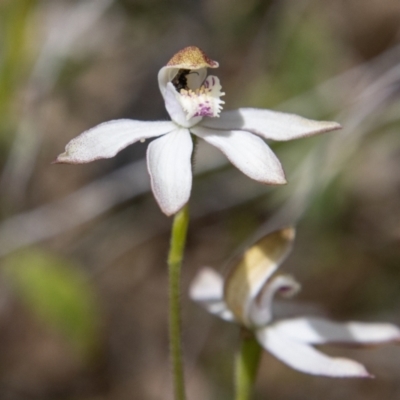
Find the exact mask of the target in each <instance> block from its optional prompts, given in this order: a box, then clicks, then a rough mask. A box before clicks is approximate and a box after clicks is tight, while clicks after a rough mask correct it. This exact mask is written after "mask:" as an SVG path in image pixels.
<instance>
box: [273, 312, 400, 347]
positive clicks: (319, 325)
mask: <svg viewBox="0 0 400 400" xmlns="http://www.w3.org/2000/svg"><path fill="white" fill-rule="evenodd" d="M274 329H275V332H277V333H279V334H280V335H284V336H286V337H288V338H290V339H291V340H296V341H299V342H302V343H309V344H325V343H346V344H375V343H376V344H379V343H385V342H393V341H400V329H399V328H398V327H397V326H395V325H392V324H386V323H362V322H347V323H338V322H333V321H328V320H325V319H322V318H316V317H302V318H293V319H288V320H283V321H280V322H277V323H275V324H274Z"/></svg>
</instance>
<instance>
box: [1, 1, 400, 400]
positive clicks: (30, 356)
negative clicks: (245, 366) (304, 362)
mask: <svg viewBox="0 0 400 400" xmlns="http://www.w3.org/2000/svg"><path fill="white" fill-rule="evenodd" d="M399 27H400V3H399V2H397V1H395V0H367V1H366V0H346V1H344V0H337V1H335V2H332V1H328V0H320V1H315V0H268V1H267V0H238V1H235V2H234V6H233V2H232V1H228V0H197V1H194V0H192V1H183V0H171V1H168V2H166V1H161V0H114V1H113V0H81V1H71V0H68V1H67V0H65V1H62V0H48V1H45V0H36V1H35V0H3V1H2V2H1V3H0V168H1V171H0V193H1V197H0V218H1V220H0V256H1V260H0V265H1V273H0V274H1V275H0V398H1V399H4V400H31V399H38V400H39V399H40V400H47V399H48V400H55V399H76V400H119V399H121V400H123V399H150V400H152V399H154V400H157V399H163V400H164V399H170V398H171V397H170V393H172V390H171V385H170V374H169V366H168V342H167V298H168V293H167V268H166V254H167V250H168V240H169V229H170V223H171V219H168V218H167V217H165V216H164V215H163V214H162V213H161V212H160V210H159V208H158V207H157V205H156V203H155V200H154V198H153V197H152V195H151V193H150V192H149V178H148V175H147V172H146V167H145V161H144V160H145V158H144V157H145V152H146V148H147V143H144V144H141V143H138V144H135V145H134V146H131V147H128V148H127V149H126V150H124V151H122V152H121V153H120V154H119V155H118V156H117V157H115V158H113V159H110V160H102V161H97V162H94V163H92V164H87V165H79V166H78V165H75V166H73V165H51V164H50V163H51V161H52V160H54V159H55V157H56V156H57V155H58V154H59V153H61V152H62V151H63V150H64V146H65V145H66V143H67V142H68V141H69V140H70V139H72V138H73V137H75V136H77V135H78V134H79V133H81V132H82V131H84V130H86V129H88V128H90V127H92V126H94V125H96V124H98V123H100V122H103V121H107V120H110V119H117V118H132V119H141V120H157V119H166V118H168V115H167V114H166V111H165V109H164V105H163V101H162V98H161V95H160V94H159V90H158V84H157V79H156V75H157V72H158V70H159V69H160V68H161V67H162V66H163V65H165V63H166V62H167V61H168V60H169V59H170V58H171V56H172V55H173V54H174V53H176V52H177V51H178V50H180V49H181V48H183V47H185V46H187V45H196V46H199V47H200V48H202V49H203V50H204V51H205V52H206V53H207V54H208V55H209V56H210V57H211V58H213V59H215V60H217V61H219V63H220V68H219V69H218V70H216V71H215V72H216V75H218V76H219V78H220V80H221V83H222V85H223V90H224V92H225V93H226V96H225V97H224V100H225V101H226V104H225V109H230V108H236V107H239V106H242V107H243V106H247V107H249V106H250V107H260V108H273V109H277V110H281V111H286V112H295V113H298V114H301V115H303V116H305V117H309V118H315V119H330V120H334V121H338V122H340V123H341V124H342V125H343V126H344V129H343V130H341V131H336V132H332V133H328V134H324V135H321V136H318V137H314V138H308V139H301V140H298V141H293V142H288V143H272V144H271V146H272V148H273V149H274V151H275V152H276V153H277V154H278V156H279V158H280V159H281V161H282V163H283V165H284V168H285V170H286V173H287V177H288V180H289V182H290V183H289V184H288V185H286V186H285V187H280V188H270V187H265V186H262V185H260V184H257V183H255V182H252V181H250V180H249V179H247V178H245V177H244V176H242V175H241V173H240V172H239V171H237V170H235V169H234V168H233V167H231V166H230V165H229V164H228V163H227V161H226V160H225V159H224V157H222V156H221V154H219V153H218V151H217V150H215V149H214V148H211V147H208V146H206V145H204V144H202V143H200V146H199V149H198V158H197V164H196V177H195V179H194V187H193V193H192V197H191V215H192V220H191V225H190V232H189V237H188V247H187V253H186V258H185V266H184V275H183V291H184V292H183V293H184V295H183V316H184V347H185V356H186V372H187V374H186V375H187V385H188V397H189V398H190V399H191V400H204V399H214V400H217V399H218V400H224V399H232V396H233V385H232V377H233V364H232V362H233V355H234V351H235V349H236V348H237V344H238V338H239V329H238V328H237V327H236V326H233V325H230V324H227V323H224V322H220V321H218V320H217V319H215V318H213V317H212V316H209V315H207V314H206V313H205V312H204V311H203V310H202V309H200V308H199V307H198V306H196V305H195V304H192V303H191V302H190V300H189V299H188V296H187V288H188V286H189V284H190V281H191V279H192V278H193V276H194V275H195V274H196V271H198V269H199V268H200V267H201V266H204V265H209V266H212V267H214V268H217V269H219V270H220V271H222V272H224V271H225V269H226V265H227V260H229V258H230V257H231V255H232V254H233V253H235V252H236V251H237V249H240V248H242V246H243V244H244V243H249V241H250V240H251V238H252V237H255V236H257V235H260V234H261V233H262V232H266V231H268V230H270V229H273V228H274V227H278V226H282V225H285V224H289V223H295V222H296V223H298V235H297V241H296V246H295V249H294V251H293V253H292V255H291V256H290V258H289V259H288V260H287V262H286V263H285V265H284V267H283V269H284V270H285V271H289V272H290V273H292V274H293V275H295V276H296V278H297V280H298V281H300V282H301V283H302V286H303V289H302V292H301V293H300V295H298V296H297V298H296V300H291V302H292V303H293V304H297V306H296V307H299V308H300V309H301V307H303V308H304V310H306V311H308V310H309V309H318V310H319V311H320V309H324V310H325V312H326V314H327V315H329V316H330V317H332V318H335V319H338V320H344V319H355V320H364V321H387V322H392V323H397V324H400V314H399V311H400V247H399V243H400V173H399V172H400V135H399V129H400V28H399ZM323 350H324V351H326V352H328V353H329V354H337V355H341V356H348V357H353V358H355V359H357V360H358V361H360V362H363V363H365V364H366V366H367V368H368V369H369V370H370V371H371V372H372V373H373V374H374V375H376V377H377V378H376V379H375V380H368V381H364V380H334V379H328V378H318V377H311V376H306V375H302V374H300V373H298V372H295V371H292V370H290V369H289V368H288V367H286V366H285V365H283V364H281V363H280V362H278V361H276V360H275V359H273V358H272V357H271V356H269V355H267V354H265V355H264V356H263V360H262V365H261V369H260V371H259V379H258V382H257V393H256V397H255V398H256V399H264V398H274V399H291V400H303V399H304V400H309V399H321V398H323V399H343V398H346V399H350V398H351V399H354V400H357V399H363V400H365V399H382V398H386V399H389V398H390V399H394V398H399V397H400V381H399V376H400V349H399V348H398V347H395V346H387V347H385V348H375V349H369V350H350V349H339V350H337V349H332V348H328V347H327V348H326V349H325V348H324V349H323Z"/></svg>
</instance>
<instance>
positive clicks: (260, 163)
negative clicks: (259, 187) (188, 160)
mask: <svg viewBox="0 0 400 400" xmlns="http://www.w3.org/2000/svg"><path fill="white" fill-rule="evenodd" d="M191 131H192V132H193V133H194V134H195V135H197V136H199V137H201V138H202V139H204V140H205V141H206V142H208V143H210V144H212V145H213V146H215V147H217V148H218V149H219V150H221V151H222V152H223V153H224V154H225V155H226V156H227V158H228V159H229V161H230V162H231V163H232V164H233V165H234V166H235V167H236V168H238V169H239V170H240V171H242V172H243V173H244V174H246V175H247V176H248V177H250V178H251V179H254V180H256V181H258V182H262V183H266V184H270V185H281V184H284V183H286V179H285V174H284V172H283V169H282V165H281V163H280V162H279V160H278V158H277V157H276V156H275V154H274V153H273V152H272V150H271V149H270V148H269V147H268V146H267V144H266V143H265V142H264V141H263V140H262V139H260V138H259V137H257V136H255V135H253V134H252V133H249V132H244V131H228V130H226V131H216V130H210V129H207V128H203V127H200V126H195V127H193V128H191Z"/></svg>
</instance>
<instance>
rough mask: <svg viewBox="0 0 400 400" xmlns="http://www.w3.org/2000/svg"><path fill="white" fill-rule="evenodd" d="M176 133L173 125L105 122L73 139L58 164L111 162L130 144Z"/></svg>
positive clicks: (125, 120)
mask: <svg viewBox="0 0 400 400" xmlns="http://www.w3.org/2000/svg"><path fill="white" fill-rule="evenodd" d="M174 129H176V125H175V124H174V123H173V122H171V121H154V122H146V121H135V120H131V119H117V120H114V121H109V122H104V123H102V124H100V125H97V126H95V127H94V128H91V129H89V130H87V131H85V132H83V133H81V134H80V135H79V136H77V137H76V138H74V139H72V140H71V141H70V142H69V143H68V144H67V146H66V147H65V153H62V154H60V155H59V156H58V157H57V159H56V160H55V162H56V163H67V164H83V163H88V162H91V161H94V160H98V159H101V158H111V157H114V156H115V155H116V154H117V153H118V152H120V151H121V150H123V149H124V148H125V147H127V146H129V145H130V144H133V143H135V142H137V141H139V140H144V139H148V138H151V137H155V136H160V135H164V134H165V133H168V132H171V131H172V130H174Z"/></svg>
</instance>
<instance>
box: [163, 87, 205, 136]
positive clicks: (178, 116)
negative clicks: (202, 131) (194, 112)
mask: <svg viewBox="0 0 400 400" xmlns="http://www.w3.org/2000/svg"><path fill="white" fill-rule="evenodd" d="M179 96H180V94H179V93H178V92H177V91H176V89H175V87H174V85H173V84H172V83H171V82H168V83H167V85H166V89H165V91H164V101H165V108H166V110H167V111H168V114H169V116H170V117H171V119H172V120H173V121H174V122H176V123H177V124H178V125H180V126H182V127H184V128H190V127H192V126H193V125H196V124H197V123H199V122H200V121H201V119H202V117H192V118H190V119H187V118H186V113H185V111H184V109H183V107H182V104H181V103H180V101H179Z"/></svg>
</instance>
